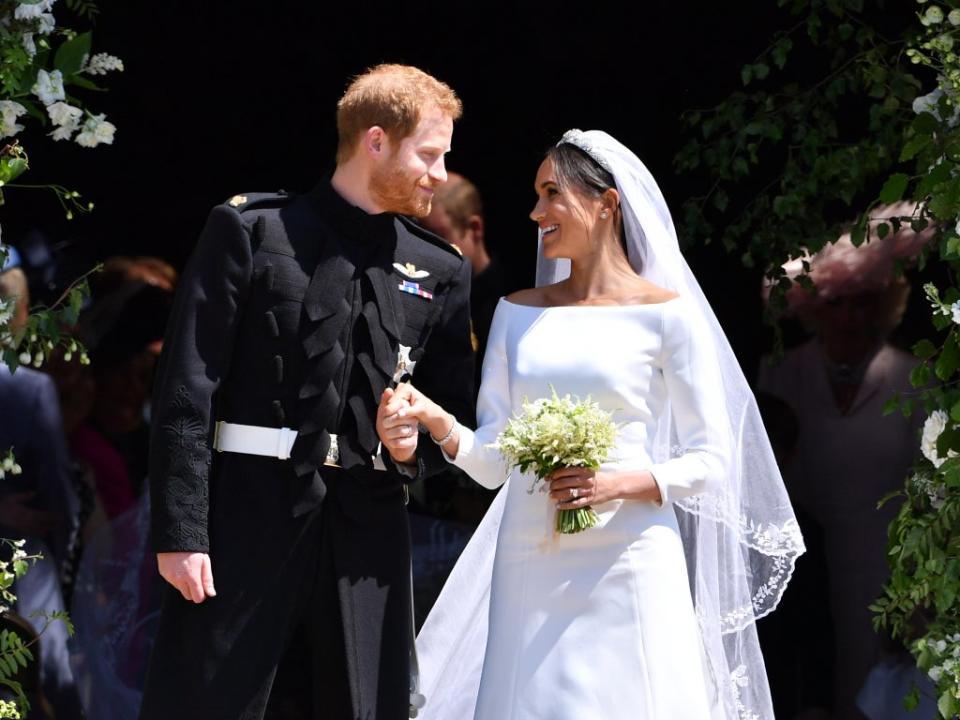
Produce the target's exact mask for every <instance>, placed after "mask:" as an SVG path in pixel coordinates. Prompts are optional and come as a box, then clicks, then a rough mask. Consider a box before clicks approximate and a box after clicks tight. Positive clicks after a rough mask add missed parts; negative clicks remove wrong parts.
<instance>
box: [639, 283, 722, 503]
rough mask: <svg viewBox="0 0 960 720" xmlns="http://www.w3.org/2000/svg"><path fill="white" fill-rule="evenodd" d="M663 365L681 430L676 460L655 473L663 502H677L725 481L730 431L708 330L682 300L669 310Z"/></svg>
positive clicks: (665, 317)
mask: <svg viewBox="0 0 960 720" xmlns="http://www.w3.org/2000/svg"><path fill="white" fill-rule="evenodd" d="M662 317H663V329H662V347H661V352H660V360H659V365H660V368H661V370H662V372H663V378H664V382H665V384H666V389H667V399H668V400H669V403H670V408H671V411H672V413H673V420H674V426H675V429H676V438H675V442H676V446H675V452H676V453H677V457H673V458H671V459H669V460H666V461H664V462H661V463H657V464H655V465H653V466H652V467H651V468H650V472H651V473H652V474H653V476H654V479H655V480H656V482H657V485H658V487H659V488H660V495H661V499H662V502H664V503H666V502H672V501H675V500H679V499H681V498H684V497H687V496H689V495H695V494H697V493H701V492H704V491H705V490H708V489H709V488H710V486H711V485H713V484H716V483H721V482H723V479H724V474H725V468H726V465H727V460H726V458H727V455H728V439H727V435H726V434H725V432H724V431H723V430H722V428H725V427H727V426H728V423H729V420H728V418H727V410H726V404H725V402H724V395H723V385H722V382H723V380H722V378H721V377H720V372H719V370H718V367H717V362H716V353H715V351H714V349H713V346H712V344H711V341H710V333H709V331H708V330H707V328H706V327H701V326H700V324H699V323H700V321H699V320H698V319H697V315H696V313H693V312H689V310H688V307H687V305H686V303H685V302H683V301H682V300H680V301H674V302H670V303H666V304H665V307H664V311H663V316H662Z"/></svg>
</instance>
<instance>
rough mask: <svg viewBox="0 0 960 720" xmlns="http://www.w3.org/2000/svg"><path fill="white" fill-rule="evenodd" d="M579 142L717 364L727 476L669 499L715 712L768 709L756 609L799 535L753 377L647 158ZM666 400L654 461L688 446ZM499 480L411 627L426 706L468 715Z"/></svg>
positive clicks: (745, 719) (735, 718) (775, 587)
mask: <svg viewBox="0 0 960 720" xmlns="http://www.w3.org/2000/svg"><path fill="white" fill-rule="evenodd" d="M560 142H561V143H570V144H572V145H575V146H576V147H578V148H580V149H581V150H583V151H585V152H586V153H587V154H588V155H590V157H592V158H593V159H594V160H596V161H597V162H598V163H599V164H600V165H601V166H602V167H604V168H605V169H606V170H608V171H609V172H610V173H611V174H612V175H613V177H614V179H615V180H616V185H617V190H618V191H619V193H620V203H621V210H622V213H623V221H624V227H625V231H626V240H627V250H628V256H629V259H630V263H631V265H632V266H633V268H634V269H635V270H636V271H637V273H639V274H641V275H643V276H644V277H645V278H647V279H649V280H650V281H651V282H653V283H655V284H657V285H660V286H662V287H665V288H669V289H671V290H673V291H675V292H677V293H679V294H680V295H683V296H686V297H687V298H689V299H690V300H691V301H692V305H694V306H695V307H697V308H699V311H700V313H701V315H702V321H703V322H702V325H703V326H704V327H705V328H706V329H707V331H708V332H709V334H710V336H711V338H712V341H713V347H714V352H715V353H716V363H717V366H718V367H719V368H720V373H721V376H722V381H723V390H724V395H725V398H726V410H727V416H726V417H720V418H716V422H717V423H720V424H725V425H726V428H727V431H728V432H727V433H726V434H727V438H728V443H729V448H728V449H729V452H728V453H727V455H728V458H729V465H728V468H727V477H726V482H724V483H722V484H718V486H717V487H716V488H715V489H713V490H710V491H708V492H706V493H702V494H700V495H695V496H692V497H687V498H683V499H682V500H679V501H678V502H677V503H676V504H675V509H676V512H677V518H678V521H679V525H680V530H681V534H682V536H683V544H684V550H685V553H686V559H687V569H688V574H689V579H690V589H691V592H692V594H693V598H694V604H695V608H696V614H697V619H698V622H699V624H700V632H701V637H702V639H703V646H702V650H703V661H704V667H705V674H706V677H707V678H708V683H709V684H710V687H709V688H708V690H709V693H710V696H711V699H712V706H713V707H712V720H720V719H723V720H768V719H770V720H772V718H773V709H772V705H771V700H770V689H769V686H768V683H767V677H766V671H765V669H764V664H763V657H762V656H761V654H760V646H759V643H758V640H757V631H756V624H755V622H756V620H757V619H759V618H761V617H763V616H764V615H766V614H767V613H769V612H771V611H772V610H773V609H774V608H775V607H776V606H777V603H778V602H779V601H780V597H781V596H782V594H783V591H784V589H785V588H786V586H787V582H788V581H789V579H790V576H791V575H792V573H793V567H794V563H795V562H796V559H797V557H799V556H800V554H801V553H803V551H804V547H803V540H802V538H801V536H800V531H799V528H798V526H797V522H796V519H795V517H794V513H793V509H792V507H791V505H790V501H789V499H788V497H787V493H786V490H785V488H784V485H783V480H782V479H781V477H780V471H779V469H778V468H777V463H776V461H775V459H774V456H773V451H772V450H771V447H770V443H769V441H768V440H767V435H766V432H765V430H764V427H763V423H762V421H761V419H760V412H759V410H758V408H757V403H756V400H755V398H754V396H753V393H752V392H751V390H750V387H749V385H748V383H747V381H746V378H745V377H744V376H743V372H742V371H741V370H740V366H739V364H738V363H737V359H736V357H735V355H734V353H733V350H732V349H731V348H730V344H729V342H728V341H727V338H726V335H725V334H724V332H723V330H722V329H721V327H720V324H719V323H718V322H717V318H716V315H714V313H713V310H712V309H711V308H710V304H709V303H708V302H707V299H706V298H705V297H704V295H703V292H702V291H701V289H700V285H699V284H698V283H697V280H696V278H695V277H694V276H693V273H691V271H690V268H689V266H688V265H687V263H686V261H685V260H684V258H683V255H682V254H681V253H680V248H679V245H678V243H677V235H676V231H675V229H674V226H673V220H672V219H671V217H670V211H669V210H668V209H667V204H666V201H665V200H664V198H663V195H662V193H661V192H660V188H659V187H658V186H657V183H656V181H655V180H654V179H653V176H652V175H651V174H650V172H649V171H648V170H647V168H646V167H645V166H644V165H643V163H642V162H640V160H639V159H638V158H637V156H636V155H634V154H633V153H632V152H631V151H630V150H629V149H628V148H626V147H625V146H624V145H622V144H621V143H619V142H618V141H617V140H615V139H614V138H612V137H611V136H610V135H608V134H606V133H604V132H601V131H598V130H591V131H588V132H582V131H580V130H571V131H569V132H567V133H566V134H565V135H564V136H563V138H562V139H561V141H560ZM568 274H569V262H568V261H553V260H547V259H545V258H544V257H543V254H542V252H541V253H540V256H539V257H538V263H537V285H538V286H539V285H545V284H549V283H553V282H556V281H558V280H560V279H562V278H564V277H566V276H567V275H568ZM675 437H676V435H675V432H674V428H673V419H672V415H671V412H670V410H669V406H667V408H666V410H665V412H664V413H663V415H662V416H661V417H660V418H659V420H658V426H657V433H656V437H655V439H654V442H655V445H654V448H653V453H652V455H653V461H654V462H655V463H656V462H662V461H664V460H666V459H668V458H669V457H671V456H672V455H676V454H680V453H682V452H683V448H680V447H677V446H676V442H675ZM504 496H505V492H503V491H501V492H500V493H499V494H498V496H497V498H496V500H495V501H494V503H493V505H492V506H491V508H490V510H489V512H488V513H487V515H486V517H485V518H484V520H483V522H482V523H481V525H480V527H479V528H478V529H477V531H476V533H475V534H474V536H473V538H472V539H471V541H470V543H469V544H468V546H467V548H466V549H465V550H464V552H463V554H462V555H461V557H460V560H459V561H458V562H457V565H456V567H455V568H454V570H453V572H452V573H451V575H450V578H449V580H448V581H447V584H446V586H445V587H444V589H443V591H442V593H441V594H440V597H439V599H438V600H437V603H436V605H435V606H434V609H433V611H432V612H431V614H430V616H429V617H428V618H427V621H426V623H425V624H424V627H423V630H422V631H421V633H420V636H419V638H418V642H417V647H418V651H419V654H420V670H421V675H422V692H423V693H424V694H425V695H426V697H427V706H426V707H425V708H424V710H423V712H422V714H421V718H428V719H430V720H466V719H468V718H472V717H473V710H474V705H475V702H476V696H477V690H478V688H479V684H480V671H481V668H482V664H483V654H484V649H485V646H486V637H487V613H488V608H489V602H490V580H491V574H492V568H493V555H494V550H495V548H496V538H497V530H498V528H499V525H500V518H501V516H502V511H503V502H504Z"/></svg>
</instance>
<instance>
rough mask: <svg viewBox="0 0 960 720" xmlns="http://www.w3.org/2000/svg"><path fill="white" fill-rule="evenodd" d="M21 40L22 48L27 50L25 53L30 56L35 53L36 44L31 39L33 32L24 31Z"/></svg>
mask: <svg viewBox="0 0 960 720" xmlns="http://www.w3.org/2000/svg"><path fill="white" fill-rule="evenodd" d="M21 42H22V43H23V49H24V50H26V51H27V55H29V56H30V57H31V58H32V57H34V56H35V55H36V54H37V44H36V43H35V42H34V41H33V33H27V32H25V33H24V34H23V38H22V41H21Z"/></svg>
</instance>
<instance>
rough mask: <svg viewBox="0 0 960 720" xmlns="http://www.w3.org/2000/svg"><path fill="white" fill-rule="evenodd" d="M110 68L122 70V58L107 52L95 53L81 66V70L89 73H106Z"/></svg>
mask: <svg viewBox="0 0 960 720" xmlns="http://www.w3.org/2000/svg"><path fill="white" fill-rule="evenodd" d="M112 70H117V71H119V72H123V60H121V59H120V58H118V57H115V56H113V55H108V54H107V53H97V54H96V55H94V56H93V57H91V58H90V59H89V60H87V62H86V63H85V64H84V66H83V71H84V72H87V73H90V74H91V75H106V74H107V73H108V72H110V71H112Z"/></svg>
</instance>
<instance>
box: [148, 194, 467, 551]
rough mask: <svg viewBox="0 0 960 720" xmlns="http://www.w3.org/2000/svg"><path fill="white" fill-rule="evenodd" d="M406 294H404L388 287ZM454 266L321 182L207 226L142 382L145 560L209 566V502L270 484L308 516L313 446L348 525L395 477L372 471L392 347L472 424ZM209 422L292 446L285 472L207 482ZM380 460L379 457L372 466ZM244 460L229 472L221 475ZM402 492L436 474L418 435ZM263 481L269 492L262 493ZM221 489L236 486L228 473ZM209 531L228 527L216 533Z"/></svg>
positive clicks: (212, 471) (463, 284) (408, 230)
mask: <svg viewBox="0 0 960 720" xmlns="http://www.w3.org/2000/svg"><path fill="white" fill-rule="evenodd" d="M405 282H406V286H405V287H406V291H403V290H401V285H403V284H404V283H405ZM469 283H470V272H469V265H468V263H467V262H465V261H464V260H463V259H462V258H461V257H460V256H459V255H458V254H457V253H456V252H455V251H454V250H453V249H452V248H451V247H450V246H449V245H448V244H447V243H445V242H444V241H442V240H441V239H439V238H437V237H435V236H433V235H431V234H430V233H428V232H427V231H426V230H424V229H422V228H421V227H420V226H418V225H417V224H415V223H414V222H412V221H411V220H408V219H407V218H404V217H402V216H397V215H394V214H389V213H384V214H381V215H369V214H367V213H365V212H364V211H362V210H360V209H359V208H356V207H354V206H352V205H350V204H349V203H347V202H346V201H345V200H344V199H343V198H341V196H340V195H338V194H337V193H336V192H335V191H334V190H333V189H332V187H331V186H330V183H329V182H328V181H327V182H322V183H321V184H320V185H319V186H318V187H317V188H315V189H314V190H313V191H312V192H310V193H307V194H305V195H301V196H297V197H292V196H288V195H285V194H271V195H247V196H235V197H234V198H233V199H231V200H230V201H229V202H227V203H224V204H223V205H219V206H217V207H216V208H214V209H213V211H212V212H211V213H210V216H209V219H208V221H207V224H206V227H205V228H204V230H203V233H202V235H201V238H200V241H199V243H198V246H197V248H196V250H195V252H194V254H193V256H192V258H191V260H190V262H189V264H188V266H187V269H186V271H185V273H184V276H183V279H182V281H181V284H180V288H179V290H178V293H177V298H176V301H175V306H174V309H173V313H172V317H171V321H170V324H169V326H168V329H167V334H166V339H165V341H164V350H163V356H162V358H161V362H160V365H159V368H158V376H157V382H156V387H155V395H154V401H153V417H154V419H153V422H152V431H151V432H152V437H151V457H150V483H151V493H152V536H153V543H154V548H155V550H156V551H157V552H169V551H194V552H209V534H208V523H209V520H210V517H211V516H212V515H215V514H216V508H215V507H211V502H210V497H211V486H212V485H215V484H216V483H237V484H239V485H240V486H242V485H243V484H246V483H271V484H273V485H274V486H275V487H276V491H277V492H286V493H288V494H289V495H290V511H291V512H292V513H293V514H294V515H298V514H302V513H304V512H306V511H308V510H310V509H312V508H315V507H317V506H318V505H319V504H320V503H321V502H323V500H324V496H325V494H326V492H327V486H328V483H326V482H325V481H324V474H325V471H326V470H325V466H324V465H323V463H324V459H325V458H326V454H327V449H328V447H329V444H330V437H329V434H330V433H331V432H333V433H337V434H338V436H339V438H340V440H339V445H340V454H341V464H342V466H343V467H344V468H345V469H346V470H347V471H348V473H349V474H350V476H351V477H352V478H354V479H355V480H356V482H351V483H344V484H343V485H344V486H349V489H348V491H347V492H346V493H345V497H344V498H343V504H344V506H345V509H346V511H347V512H348V513H349V514H352V515H353V516H355V518H356V519H358V520H359V521H361V522H362V521H363V519H364V516H365V515H366V514H367V509H368V507H369V504H370V503H371V502H374V501H375V500H376V497H377V494H378V493H381V492H387V491H390V492H396V491H397V490H398V489H399V488H400V487H401V486H400V482H401V475H400V474H399V473H398V472H397V471H396V468H395V467H394V466H393V465H392V463H390V462H389V459H387V461H386V465H387V468H388V469H387V472H386V473H383V472H378V471H375V470H374V469H373V461H372V457H373V456H374V455H376V453H377V450H378V446H379V441H378V438H377V435H376V431H375V424H374V420H375V417H376V408H377V404H378V401H379V398H380V395H381V393H382V391H383V389H384V388H385V387H387V385H388V384H390V383H391V381H392V380H393V379H394V376H395V372H396V370H397V364H398V353H399V351H400V346H401V345H403V346H406V347H408V348H411V349H412V350H411V354H412V355H413V357H414V358H417V357H419V358H420V359H419V361H418V363H417V365H416V367H415V371H414V376H413V377H414V382H415V384H416V385H417V386H418V387H420V388H421V389H422V390H423V391H424V392H426V393H427V394H428V395H429V396H430V397H433V398H435V399H436V400H437V401H438V402H439V403H440V404H442V405H443V406H444V407H445V408H447V409H449V410H450V411H451V412H453V413H454V414H456V415H457V417H458V418H460V419H461V421H462V422H465V423H466V424H469V423H470V422H471V421H472V392H473V390H472V385H473V353H472V349H471V343H470V330H469V322H470V318H469V301H468V298H469V292H470V287H469ZM217 420H224V421H227V422H232V423H242V424H246V425H259V426H267V427H276V428H279V427H289V428H292V429H294V430H296V431H297V432H298V437H297V439H296V442H295V443H294V446H293V449H292V452H291V455H292V457H291V458H290V459H289V460H276V461H275V462H270V463H268V464H267V465H264V463H263V462H262V460H263V458H256V459H255V460H256V461H257V462H255V463H251V464H250V467H251V468H253V467H256V468H257V476H255V477H246V476H245V477H229V478H227V477H221V476H220V474H219V473H218V470H219V467H220V465H221V464H222V463H221V460H220V457H218V456H220V455H221V454H220V453H218V452H216V451H213V450H212V443H213V434H214V425H215V422H216V421H217ZM384 454H386V453H384ZM244 457H252V456H242V455H241V456H238V457H237V458H235V459H234V462H232V463H231V466H232V467H234V468H235V467H236V463H237V462H239V461H241V460H242V458H244ZM417 459H418V462H417V474H418V477H426V476H429V475H432V474H434V473H436V472H438V471H440V470H442V469H443V468H445V467H446V462H445V460H444V459H443V456H442V453H441V452H440V451H439V448H438V447H437V446H436V445H435V444H434V443H432V442H431V441H430V439H429V438H428V437H424V436H423V435H421V438H420V442H419V446H418V452H417ZM264 467H269V468H271V471H270V472H269V473H268V474H270V475H272V476H271V477H262V475H263V474H264V473H263V469H264ZM232 474H234V475H235V474H236V471H235V470H234V471H233V472H232ZM224 522H229V519H227V518H225V519H224Z"/></svg>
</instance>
